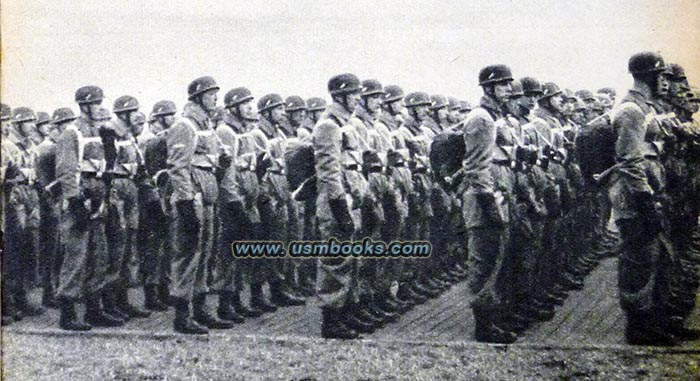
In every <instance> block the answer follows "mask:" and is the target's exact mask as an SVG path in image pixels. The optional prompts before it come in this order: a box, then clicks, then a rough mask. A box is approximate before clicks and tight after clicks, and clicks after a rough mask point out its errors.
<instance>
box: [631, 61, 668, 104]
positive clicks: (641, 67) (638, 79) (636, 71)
mask: <svg viewBox="0 0 700 381" xmlns="http://www.w3.org/2000/svg"><path fill="white" fill-rule="evenodd" d="M627 69H628V70H629V72H630V74H632V78H634V83H635V87H638V88H643V89H648V91H649V92H650V94H651V95H652V96H654V97H663V96H665V95H666V94H667V93H668V88H669V82H668V78H667V76H668V73H667V71H666V64H665V63H664V59H663V58H662V57H661V55H660V54H658V53H655V52H641V53H636V54H634V55H632V57H630V59H629V61H628V63H627Z"/></svg>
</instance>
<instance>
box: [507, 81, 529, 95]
mask: <svg viewBox="0 0 700 381" xmlns="http://www.w3.org/2000/svg"><path fill="white" fill-rule="evenodd" d="M510 87H511V92H510V97H511V98H518V97H521V96H523V95H525V91H524V89H523V84H522V82H521V81H520V80H519V79H514V80H513V82H511V83H510Z"/></svg>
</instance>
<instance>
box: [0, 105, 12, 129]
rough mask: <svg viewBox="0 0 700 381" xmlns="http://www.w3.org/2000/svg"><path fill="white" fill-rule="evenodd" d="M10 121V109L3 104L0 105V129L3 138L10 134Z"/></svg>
mask: <svg viewBox="0 0 700 381" xmlns="http://www.w3.org/2000/svg"><path fill="white" fill-rule="evenodd" d="M10 120H12V109H11V108H10V106H8V105H6V104H4V103H2V104H0V123H2V124H1V126H0V127H1V128H2V136H4V137H6V136H7V135H8V134H9V133H10Z"/></svg>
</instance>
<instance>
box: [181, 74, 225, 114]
mask: <svg viewBox="0 0 700 381" xmlns="http://www.w3.org/2000/svg"><path fill="white" fill-rule="evenodd" d="M218 93H219V85H217V84H216V81H215V80H214V78H212V77H209V76H204V77H199V78H197V79H195V80H194V81H192V82H190V84H189V86H187V99H189V100H190V101H191V102H194V103H195V104H197V105H199V106H200V107H201V108H202V110H204V111H206V112H208V113H213V112H214V111H216V101H217V100H218Z"/></svg>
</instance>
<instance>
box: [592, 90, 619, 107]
mask: <svg viewBox="0 0 700 381" xmlns="http://www.w3.org/2000/svg"><path fill="white" fill-rule="evenodd" d="M597 93H598V94H608V96H609V97H610V100H611V101H612V103H613V104H614V103H615V96H616V95H617V91H615V89H613V88H612V87H601V88H600V89H598V91H597Z"/></svg>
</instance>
